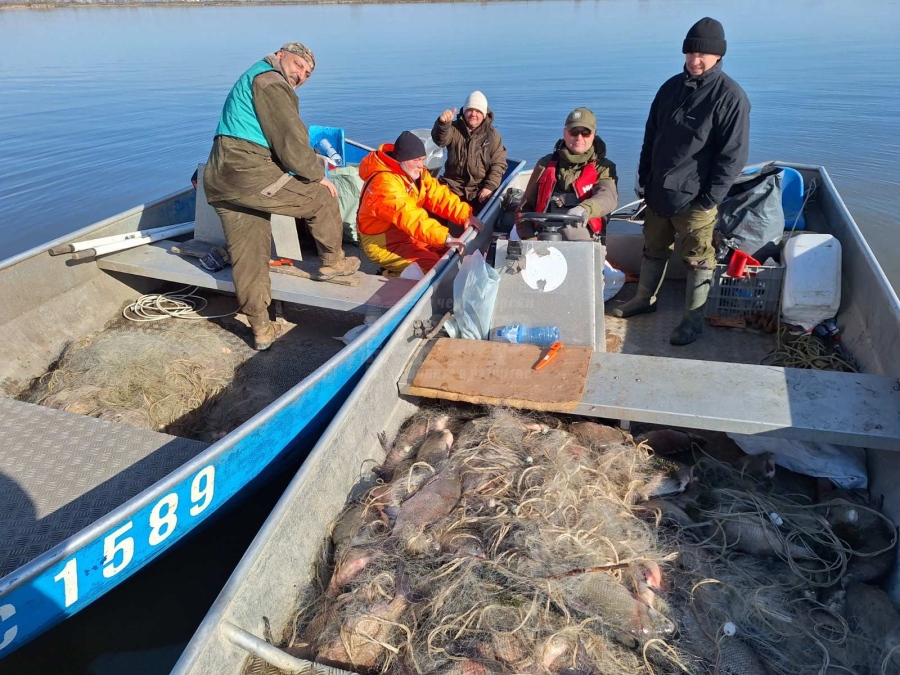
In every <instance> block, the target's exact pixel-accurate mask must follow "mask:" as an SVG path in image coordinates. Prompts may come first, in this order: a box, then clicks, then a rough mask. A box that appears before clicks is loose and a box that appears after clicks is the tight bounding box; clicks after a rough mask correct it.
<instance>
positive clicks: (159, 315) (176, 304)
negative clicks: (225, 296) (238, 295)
mask: <svg viewBox="0 0 900 675" xmlns="http://www.w3.org/2000/svg"><path fill="white" fill-rule="evenodd" d="M198 289H199V286H185V287H184V288H179V289H178V290H177V291H171V292H170V293H149V294H147V295H142V296H141V297H139V298H138V299H137V300H135V301H134V302H133V303H132V304H130V305H128V306H127V307H126V308H125V309H123V310H122V316H124V317H125V318H126V319H128V320H129V321H138V322H142V321H162V320H164V319H223V318H225V317H226V316H231V315H232V314H237V311H238V310H237V309H235V310H234V311H233V312H228V314H217V315H215V316H200V315H199V314H197V312H199V311H201V310H203V309H205V308H206V305H207V304H209V303H208V302H207V300H206V298H204V297H202V296H200V295H196V294H195V291H197V290H198Z"/></svg>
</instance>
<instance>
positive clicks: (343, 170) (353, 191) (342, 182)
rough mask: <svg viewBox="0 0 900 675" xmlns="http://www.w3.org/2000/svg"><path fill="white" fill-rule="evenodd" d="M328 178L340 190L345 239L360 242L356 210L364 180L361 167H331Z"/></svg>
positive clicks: (339, 198)
mask: <svg viewBox="0 0 900 675" xmlns="http://www.w3.org/2000/svg"><path fill="white" fill-rule="evenodd" d="M328 178H329V180H331V182H332V183H334V186H335V187H336V188H337V191H338V205H339V206H340V209H341V220H342V221H344V241H347V242H353V243H359V233H358V232H357V230H356V210H357V209H358V208H359V195H360V192H361V190H362V186H363V181H362V179H361V178H360V177H359V167H358V166H342V167H340V168H337V169H331V171H329V172H328Z"/></svg>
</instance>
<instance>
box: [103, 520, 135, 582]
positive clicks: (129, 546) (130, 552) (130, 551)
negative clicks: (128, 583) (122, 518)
mask: <svg viewBox="0 0 900 675" xmlns="http://www.w3.org/2000/svg"><path fill="white" fill-rule="evenodd" d="M131 525H132V523H131V521H128V522H127V523H125V524H124V525H123V526H122V527H120V528H119V529H118V530H116V531H115V532H113V533H111V534H108V535H106V539H104V540H103V576H105V577H106V578H107V579H109V578H110V577H113V576H115V575H116V574H118V573H119V572H121V571H122V570H123V569H124V568H125V565H127V564H128V563H130V562H131V559H132V558H133V557H134V539H132V538H131V537H125V538H124V539H123V540H122V541H116V539H117V538H118V537H119V535H121V534H125V533H126V532H128V530H130V529H131ZM117 551H121V552H122V560H121V562H119V564H118V565H116V564H115V563H114V562H113V561H114V560H115V558H116V552H117Z"/></svg>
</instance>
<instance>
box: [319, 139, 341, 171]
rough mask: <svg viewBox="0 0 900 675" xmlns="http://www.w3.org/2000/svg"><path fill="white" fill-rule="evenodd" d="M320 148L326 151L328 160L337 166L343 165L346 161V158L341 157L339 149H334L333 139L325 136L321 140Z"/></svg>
mask: <svg viewBox="0 0 900 675" xmlns="http://www.w3.org/2000/svg"><path fill="white" fill-rule="evenodd" d="M319 149H321V150H322V152H323V153H325V156H326V157H327V158H328V161H329V162H331V163H332V164H334V165H335V166H341V165H342V164H343V163H344V160H343V159H341V156H340V155H339V154H338V151H337V150H335V149H334V146H333V145H332V144H331V141H329V140H328V139H327V138H323V139H322V140H321V141H319Z"/></svg>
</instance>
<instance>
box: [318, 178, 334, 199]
mask: <svg viewBox="0 0 900 675" xmlns="http://www.w3.org/2000/svg"><path fill="white" fill-rule="evenodd" d="M319 182H320V183H321V184H322V185H324V186H325V187H327V188H328V191H329V192H330V193H331V196H332V197H335V198H336V197H337V188H336V187H335V186H334V183H332V182H331V181H330V180H328V179H327V178H323V179H322V180H320V181H319Z"/></svg>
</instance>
